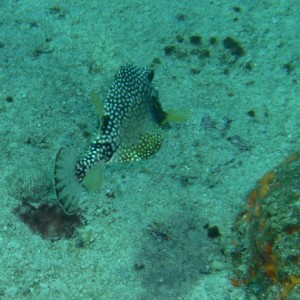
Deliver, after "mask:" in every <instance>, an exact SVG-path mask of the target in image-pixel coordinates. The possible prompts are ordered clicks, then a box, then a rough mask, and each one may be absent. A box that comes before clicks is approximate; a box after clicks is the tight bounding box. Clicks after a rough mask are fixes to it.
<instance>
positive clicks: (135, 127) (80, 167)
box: [54, 65, 167, 214]
mask: <svg viewBox="0 0 300 300" xmlns="http://www.w3.org/2000/svg"><path fill="white" fill-rule="evenodd" d="M153 77H154V72H153V71H152V70H150V69H148V68H138V67H135V66H133V65H125V66H122V67H121V68H120V70H119V72H118V73H117V74H116V75H115V79H114V81H113V84H112V86H111V88H110V91H109V94H108V97H107V98H106V99H105V101H104V114H103V115H101V116H100V118H101V122H100V124H101V126H100V129H99V132H98V134H97V136H96V138H95V140H94V141H93V142H92V144H91V146H90V148H89V149H88V151H87V152H86V154H85V155H84V156H83V157H82V158H81V159H79V160H76V159H75V158H74V157H71V155H70V153H69V152H68V151H66V150H65V149H64V148H62V149H60V150H59V151H58V154H57V156H56V163H55V174H54V175H55V176H54V178H55V189H56V195H57V200H58V202H59V204H60V205H61V206H62V208H63V209H64V210H65V212H66V213H68V214H73V213H74V212H76V209H77V206H78V203H79V199H80V194H81V185H82V184H84V185H86V186H89V185H90V186H93V187H95V186H96V185H97V182H98V181H100V179H99V178H100V176H98V177H97V176H95V174H94V173H98V175H99V174H100V173H101V172H102V171H101V166H102V165H103V164H106V163H112V162H133V161H139V160H143V159H147V158H149V157H150V156H152V155H154V154H155V153H156V152H157V151H158V150H159V149H160V147H161V145H162V142H163V135H162V132H161V125H162V124H163V123H164V122H165V120H166V119H167V113H165V112H164V111H163V109H162V107H161V104H160V102H159V93H158V91H157V90H156V89H155V88H154V87H153V85H152V80H153ZM99 166H100V168H99ZM98 169H99V170H98ZM95 170H96V171H95ZM94 171H95V172H94ZM95 178H96V179H95ZM91 182H92V183H91Z"/></svg>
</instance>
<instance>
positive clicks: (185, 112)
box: [164, 109, 192, 123]
mask: <svg viewBox="0 0 300 300" xmlns="http://www.w3.org/2000/svg"><path fill="white" fill-rule="evenodd" d="M166 114H167V116H166V118H165V120H164V123H171V122H176V123H182V122H186V121H188V120H189V119H190V118H191V116H192V112H191V111H190V110H189V109H180V110H170V111H167V112H166Z"/></svg>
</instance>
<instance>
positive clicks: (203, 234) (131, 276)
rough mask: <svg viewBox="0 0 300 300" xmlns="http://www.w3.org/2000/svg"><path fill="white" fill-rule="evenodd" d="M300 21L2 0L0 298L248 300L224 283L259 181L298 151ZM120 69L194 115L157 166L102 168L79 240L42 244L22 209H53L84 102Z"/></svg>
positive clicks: (246, 7) (146, 4)
mask: <svg viewBox="0 0 300 300" xmlns="http://www.w3.org/2000/svg"><path fill="white" fill-rule="evenodd" d="M239 8H240V9H239ZM299 11H300V1H299V0H296V1H292V0H284V1H283V0H282V1H275V0H274V1H267V0H265V1H260V0H249V1H214V0H213V1H208V0H207V1H206V0H205V1H204V0H203V1H196V0H190V1H157V0H154V1H135V0H131V1H110V2H107V1H95V0H89V1H75V0H73V1H50V0H35V1H8V0H7V1H1V2H0V120H1V123H0V134H1V139H0V145H1V146H0V147H1V156H0V168H1V176H0V199H1V210H0V270H1V271H0V299H201V300H202V299H203V300H205V299H214V300H223V299H249V297H250V298H251V295H250V296H249V295H246V292H245V289H244V288H237V287H234V286H233V285H232V284H231V281H230V279H232V278H233V277H234V273H233V270H232V264H231V250H232V228H233V226H234V222H235V218H236V216H237V214H239V213H240V212H241V211H242V209H243V208H244V205H245V199H246V197H247V195H248V194H249V191H251V189H253V187H254V186H255V184H256V182H257V181H258V180H259V179H260V178H261V177H262V176H263V174H264V173H266V172H267V171H268V170H270V169H272V168H274V167H275V166H276V165H277V164H278V163H279V162H280V161H282V160H283V159H284V158H285V157H286V156H287V155H288V154H290V153H292V152H293V151H295V150H299V149H300V145H299V128H300V121H299V113H300V101H299V80H300V77H299V67H300V65H299V43H300V41H299V26H300V24H299V23H300V15H299ZM194 35H199V36H201V38H202V42H201V45H195V44H193V43H191V42H190V37H191V36H194ZM212 37H214V38H216V39H215V40H214V39H213V40H211V38H212ZM226 37H232V38H233V39H235V40H236V41H238V42H239V43H240V44H241V45H242V47H243V48H244V50H245V54H244V55H242V56H241V57H237V56H236V55H233V54H232V53H231V52H230V49H225V48H224V45H223V40H224V39H225V38H226ZM214 42H216V43H214ZM170 45H174V46H175V48H174V47H173V48H172V47H171V53H166V50H165V47H167V46H170ZM168 49H170V48H167V52H168ZM172 49H173V51H172ZM199 49H200V50H199ZM204 50H208V51H209V55H208V52H203V51H204ZM201 53H202V54H201ZM205 53H206V54H205ZM167 54H170V55H167ZM206 56H208V57H206ZM126 63H132V64H135V65H137V66H151V64H152V65H154V69H155V78H154V85H155V87H156V88H157V89H158V90H159V92H160V100H161V103H162V105H163V107H164V108H165V109H166V110H170V109H187V108H189V109H190V110H191V111H192V114H191V117H190V119H189V120H188V122H185V123H183V124H171V125H170V126H169V127H168V128H166V129H165V130H164V135H165V140H164V144H163V147H162V148H161V149H160V151H159V152H158V153H157V155H155V156H154V157H153V158H151V159H149V160H147V161H143V162H139V163H133V164H130V165H122V164H119V165H114V166H112V165H111V166H108V167H107V168H106V172H105V181H104V184H103V188H102V191H101V192H100V193H88V192H84V194H83V195H82V202H83V203H82V204H81V210H80V215H81V218H82V220H83V221H82V223H84V225H82V226H81V227H80V228H77V229H76V231H75V233H74V234H73V236H72V238H70V239H56V238H55V236H54V238H53V235H52V241H51V240H49V239H45V238H42V237H41V236H40V235H38V234H36V233H34V232H32V230H31V229H30V228H29V227H28V226H27V225H26V224H25V223H24V222H22V221H21V220H20V218H19V217H18V215H17V214H16V208H17V207H20V205H21V208H19V211H22V205H23V209H24V205H25V207H26V208H28V207H32V208H37V207H39V206H40V205H42V204H44V203H47V202H48V203H54V202H55V192H54V183H53V168H54V160H55V155H56V153H57V150H58V149H59V148H60V147H61V146H64V145H66V144H72V146H73V147H74V148H76V149H78V152H79V153H81V152H82V151H84V150H86V149H87V148H88V146H89V143H90V140H91V138H92V137H93V136H94V132H95V131H96V126H97V116H96V113H95V110H94V107H93V105H92V104H91V101H90V96H89V95H90V92H91V91H93V90H97V91H98V92H99V94H100V95H101V97H102V98H105V97H106V95H107V93H108V91H109V87H110V85H111V83H112V81H113V76H114V74H115V73H116V72H117V71H118V69H119V67H120V66H121V65H124V64H126ZM207 224H209V226H211V227H212V226H218V228H219V230H220V233H221V236H219V237H216V238H209V237H208V234H207V233H208V231H207V228H204V227H205V225H207ZM48 229H49V228H48ZM61 229H62V228H61ZM49 230H50V231H51V228H50V229H49ZM62 230H63V229H62ZM251 299H253V296H252V298H251ZM254 299H255V298H254Z"/></svg>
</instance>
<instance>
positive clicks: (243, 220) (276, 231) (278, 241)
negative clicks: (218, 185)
mask: <svg viewBox="0 0 300 300" xmlns="http://www.w3.org/2000/svg"><path fill="white" fill-rule="evenodd" d="M235 229H236V232H235V242H234V243H235V245H236V248H235V251H233V253H232V254H233V263H234V265H235V268H236V276H237V278H236V280H237V281H238V282H239V284H241V285H244V286H245V287H246V288H248V291H249V294H256V296H257V297H258V299H300V293H299V291H300V152H299V153H295V154H293V155H291V156H290V157H288V158H287V159H286V160H285V161H283V162H282V163H281V164H280V165H278V166H277V167H276V168H275V169H274V170H271V171H270V172H268V173H267V174H266V175H265V176H264V177H263V178H262V179H261V180H260V181H259V182H258V184H257V186H256V188H255V189H254V190H253V191H252V192H251V193H250V194H249V196H248V199H247V208H246V211H245V212H244V213H243V214H241V215H240V216H239V217H238V219H237V223H236V228H235ZM237 241H238V242H237ZM297 296H298V298H297ZM295 297H296V298H295Z"/></svg>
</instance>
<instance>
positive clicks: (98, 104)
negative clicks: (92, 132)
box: [90, 91, 104, 120]
mask: <svg viewBox="0 0 300 300" xmlns="http://www.w3.org/2000/svg"><path fill="white" fill-rule="evenodd" d="M90 95H91V100H92V102H93V104H94V105H95V108H96V113H97V115H98V117H99V119H100V120H101V119H102V118H103V117H104V102H103V101H102V100H101V98H100V95H99V94H98V93H97V92H96V91H91V94H90Z"/></svg>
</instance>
